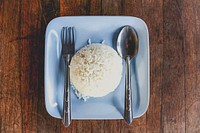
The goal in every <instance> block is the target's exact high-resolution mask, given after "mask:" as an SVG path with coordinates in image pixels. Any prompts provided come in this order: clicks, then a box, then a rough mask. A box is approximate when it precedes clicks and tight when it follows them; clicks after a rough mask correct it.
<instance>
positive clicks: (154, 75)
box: [142, 0, 163, 133]
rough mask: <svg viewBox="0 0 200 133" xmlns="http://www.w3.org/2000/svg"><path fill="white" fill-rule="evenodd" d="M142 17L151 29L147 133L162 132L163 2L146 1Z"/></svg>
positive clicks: (143, 3) (160, 0)
mask: <svg viewBox="0 0 200 133" xmlns="http://www.w3.org/2000/svg"><path fill="white" fill-rule="evenodd" d="M142 9H143V13H142V17H143V19H144V20H145V22H146V23H147V26H148V28H149V43H150V61H151V63H150V64H151V65H150V68H151V71H150V79H151V84H150V85H151V86H150V88H151V90H150V103H149V108H148V111H147V132H149V133H152V132H155V133H158V132H161V131H162V121H161V116H162V114H161V113H162V112H161V105H162V101H161V100H162V95H161V94H162V87H163V85H162V83H163V82H162V77H163V72H162V68H163V66H162V64H163V1H162V0H146V1H143V2H142Z"/></svg>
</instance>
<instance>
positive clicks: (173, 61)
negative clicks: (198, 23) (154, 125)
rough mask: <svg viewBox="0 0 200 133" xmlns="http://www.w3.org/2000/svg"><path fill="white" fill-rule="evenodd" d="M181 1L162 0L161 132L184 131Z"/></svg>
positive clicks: (183, 57) (183, 55) (183, 51)
mask: <svg viewBox="0 0 200 133" xmlns="http://www.w3.org/2000/svg"><path fill="white" fill-rule="evenodd" d="M182 8H183V5H182V1H181V0H178V1H170V0H165V1H164V7H163V14H164V19H163V21H164V22H163V23H164V34H163V39H164V40H163V41H164V42H163V64H162V66H163V68H162V69H163V77H162V83H163V84H162V99H161V101H162V105H161V113H162V132H181V133H184V132H185V82H184V81H185V72H184V59H185V49H184V41H183V38H184V31H183V28H184V27H183V20H182V16H181V15H182Z"/></svg>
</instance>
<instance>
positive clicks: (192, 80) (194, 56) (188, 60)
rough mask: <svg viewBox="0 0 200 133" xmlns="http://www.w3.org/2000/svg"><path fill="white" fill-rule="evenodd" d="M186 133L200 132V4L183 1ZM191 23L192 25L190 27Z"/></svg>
mask: <svg viewBox="0 0 200 133" xmlns="http://www.w3.org/2000/svg"><path fill="white" fill-rule="evenodd" d="M183 7H184V8H183V13H182V18H183V27H184V31H185V32H184V49H185V92H186V94H185V97H186V99H185V100H186V103H185V106H186V116H185V117H186V118H185V119H186V122H185V124H186V125H185V126H186V132H187V133H198V132H200V126H199V125H200V119H199V116H200V110H199V109H200V89H199V88H200V84H199V81H200V76H199V74H200V70H199V66H200V65H199V62H200V60H199V57H200V56H199V55H200V52H199V50H200V47H199V42H200V38H199V37H200V16H199V14H200V9H199V8H200V3H199V1H197V0H196V1H192V2H189V1H183ZM189 23H190V25H188V24H189ZM197 118H198V119H197Z"/></svg>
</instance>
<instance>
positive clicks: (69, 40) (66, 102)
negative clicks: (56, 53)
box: [61, 27, 75, 127]
mask: <svg viewBox="0 0 200 133" xmlns="http://www.w3.org/2000/svg"><path fill="white" fill-rule="evenodd" d="M74 34H75V29H74V27H63V28H62V30H61V43H62V57H63V59H64V63H65V76H64V97H63V120H62V121H63V124H64V125H65V126H66V127H68V126H69V125H70V123H71V96H70V67H69V64H70V61H71V58H72V56H73V55H74V53H75V43H74Z"/></svg>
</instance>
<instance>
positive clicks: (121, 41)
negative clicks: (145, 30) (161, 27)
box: [117, 26, 139, 124]
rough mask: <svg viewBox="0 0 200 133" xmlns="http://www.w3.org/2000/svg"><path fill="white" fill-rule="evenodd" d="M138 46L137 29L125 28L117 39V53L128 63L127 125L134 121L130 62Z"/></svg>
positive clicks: (126, 83)
mask: <svg viewBox="0 0 200 133" xmlns="http://www.w3.org/2000/svg"><path fill="white" fill-rule="evenodd" d="M138 44H139V41H138V36H137V32H136V31H135V29H134V28H132V27H131V26H124V27H123V28H122V29H121V31H120V33H119V35H118V38H117V51H118V53H119V55H120V56H121V57H122V58H123V59H125V61H126V76H125V107H124V119H125V121H126V123H127V124H131V122H132V121H133V108H132V89H131V74H130V73H131V71H130V61H131V59H133V58H134V57H135V55H136V54H137V53H138V47H139V46H138Z"/></svg>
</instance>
